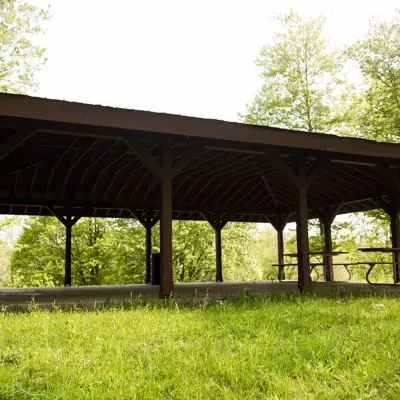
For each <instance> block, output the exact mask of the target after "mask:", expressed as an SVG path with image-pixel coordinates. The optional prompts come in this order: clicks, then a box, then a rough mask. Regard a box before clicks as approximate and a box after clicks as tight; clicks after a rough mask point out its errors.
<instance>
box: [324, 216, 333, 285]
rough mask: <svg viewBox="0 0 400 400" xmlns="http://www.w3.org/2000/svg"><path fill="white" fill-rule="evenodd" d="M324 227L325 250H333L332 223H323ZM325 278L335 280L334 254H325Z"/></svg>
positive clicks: (327, 280)
mask: <svg viewBox="0 0 400 400" xmlns="http://www.w3.org/2000/svg"><path fill="white" fill-rule="evenodd" d="M322 225H323V227H324V244H325V246H324V251H326V252H332V225H331V224H327V223H322ZM323 263H324V278H325V281H326V282H333V280H334V278H333V265H332V264H333V261H332V256H324V257H323Z"/></svg>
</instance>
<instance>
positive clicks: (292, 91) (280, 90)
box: [240, 10, 344, 132]
mask: <svg viewBox="0 0 400 400" xmlns="http://www.w3.org/2000/svg"><path fill="white" fill-rule="evenodd" d="M275 20H276V21H278V22H279V23H280V24H281V26H282V28H283V30H282V32H278V33H275V34H274V36H273V39H274V43H272V44H268V45H266V46H264V47H263V48H262V50H261V54H260V57H259V58H258V59H257V60H256V65H257V66H258V67H260V68H261V69H262V73H261V77H262V79H263V86H262V88H261V89H260V91H259V92H258V93H257V95H256V97H255V99H254V100H253V103H252V104H251V105H250V106H249V105H247V112H246V114H244V115H240V118H241V120H242V121H243V122H246V123H249V124H257V125H269V126H277V127H281V128H289V129H298V130H305V131H310V132H314V131H319V132H331V131H334V129H335V126H337V125H338V124H339V123H340V122H341V113H340V111H339V107H337V106H336V104H337V103H338V102H337V98H338V97H339V96H341V88H342V86H343V83H344V82H343V81H342V80H340V79H339V73H340V71H341V68H342V65H343V57H342V56H341V55H339V54H338V53H335V52H332V51H330V50H329V48H328V43H327V41H326V40H325V39H324V38H323V35H322V33H323V28H324V24H325V18H324V17H322V16H321V17H318V18H303V17H301V16H300V15H299V14H298V13H296V12H295V11H293V10H292V11H290V12H289V13H288V14H286V15H281V14H279V15H277V16H276V18H275Z"/></svg>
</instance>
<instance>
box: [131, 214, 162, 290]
mask: <svg viewBox="0 0 400 400" xmlns="http://www.w3.org/2000/svg"><path fill="white" fill-rule="evenodd" d="M131 213H132V215H133V216H134V217H135V218H136V219H137V220H138V221H139V222H140V223H141V224H142V225H143V227H144V228H145V230H146V274H145V278H144V282H145V283H146V284H147V283H150V280H151V251H152V237H151V230H152V228H153V226H154V225H155V224H156V223H157V222H158V221H159V220H160V219H159V218H158V217H157V216H154V214H153V213H152V212H150V211H147V212H144V213H138V212H135V211H133V210H131Z"/></svg>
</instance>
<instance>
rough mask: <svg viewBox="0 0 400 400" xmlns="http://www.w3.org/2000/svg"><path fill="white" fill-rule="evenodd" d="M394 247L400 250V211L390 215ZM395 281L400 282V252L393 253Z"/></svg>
mask: <svg viewBox="0 0 400 400" xmlns="http://www.w3.org/2000/svg"><path fill="white" fill-rule="evenodd" d="M390 231H391V239H392V247H393V248H400V211H399V212H393V213H392V214H391V215H390ZM393 280H394V283H399V282H400V251H399V252H395V253H393Z"/></svg>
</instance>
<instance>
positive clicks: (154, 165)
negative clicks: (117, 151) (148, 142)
mask: <svg viewBox="0 0 400 400" xmlns="http://www.w3.org/2000/svg"><path fill="white" fill-rule="evenodd" d="M124 142H125V143H126V145H127V146H128V148H129V149H130V150H132V151H133V152H134V153H135V154H136V156H137V157H138V158H139V160H140V161H141V162H142V163H143V164H144V165H145V167H146V168H147V169H148V170H149V171H150V172H151V173H152V174H153V175H154V177H156V178H157V179H159V178H160V177H161V175H162V167H161V166H160V164H159V163H158V162H157V160H156V159H155V158H154V157H153V156H152V155H151V154H150V153H149V152H148V150H147V149H146V148H145V147H144V146H143V145H142V143H140V141H139V140H136V139H135V138H133V137H130V136H127V137H125V138H124Z"/></svg>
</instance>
